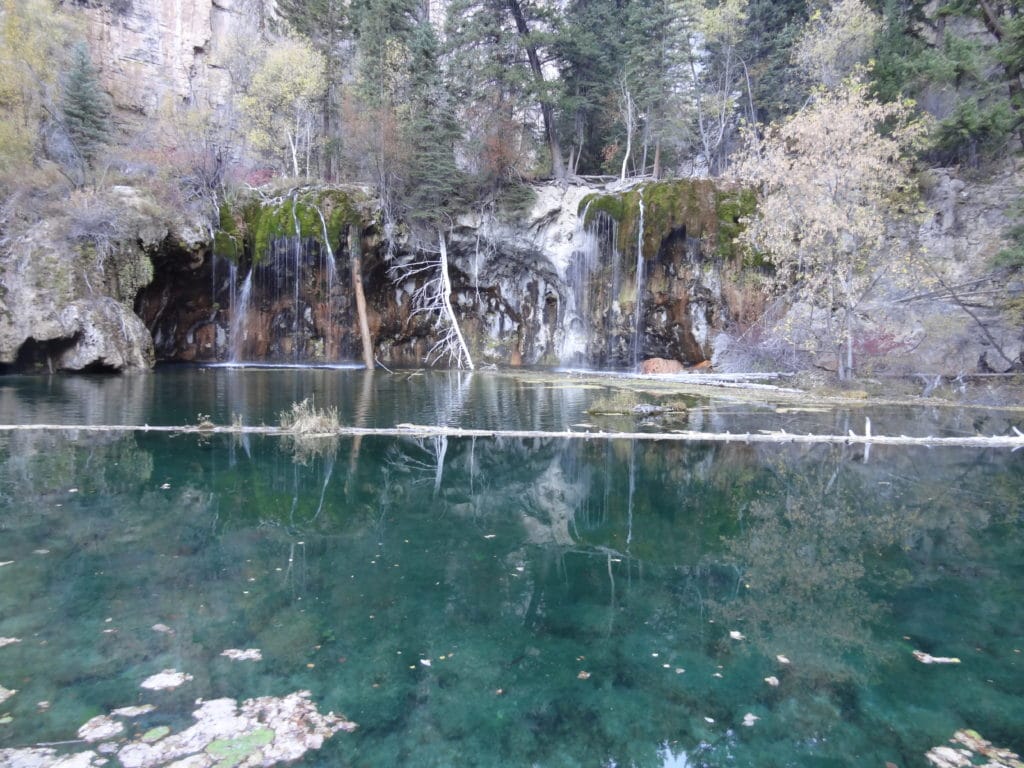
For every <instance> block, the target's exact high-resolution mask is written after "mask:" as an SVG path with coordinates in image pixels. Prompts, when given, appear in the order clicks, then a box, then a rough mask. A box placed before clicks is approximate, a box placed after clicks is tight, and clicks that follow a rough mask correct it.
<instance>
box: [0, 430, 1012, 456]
mask: <svg viewBox="0 0 1024 768" xmlns="http://www.w3.org/2000/svg"><path fill="white" fill-rule="evenodd" d="M0 432H107V433H109V432H168V433H171V434H177V435H190V434H195V435H203V436H209V435H239V434H244V435H268V436H272V437H273V436H292V435H294V432H292V431H291V430H290V429H283V428H281V427H266V426H263V427H243V426H238V425H232V426H222V427H221V426H212V427H211V426H207V425H206V424H202V425H185V426H180V427H176V426H150V425H148V424H144V425H141V426H140V425H137V424H122V425H113V424H103V425H92V424H0ZM303 437H418V438H429V437H454V438H459V437H482V438H513V439H517V438H518V439H524V438H551V439H555V440H642V441H647V442H662V443H664V442H669V443H771V444H780V443H798V444H804V445H865V446H867V445H898V446H924V447H933V448H939V447H945V448H1010V449H1013V450H1017V449H1018V448H1024V433H1022V432H1020V431H1019V430H1017V429H1014V434H1012V435H976V436H974V437H934V436H931V435H929V436H927V437H908V436H907V435H876V434H872V433H871V432H870V431H868V432H867V434H863V435H858V434H855V433H854V432H852V431H851V432H850V433H849V434H847V435H832V434H826V435H814V434H795V433H791V432H786V431H785V430H784V429H783V430H760V431H758V432H746V433H743V432H740V433H733V432H696V431H693V430H672V431H670V432H604V431H578V432H574V431H571V430H561V431H546V430H536V429H462V428H460V427H446V426H431V425H421V424H398V425H396V426H394V427H372V428H370V427H344V426H342V427H338V428H337V429H336V430H333V431H329V432H323V433H306V434H304V435H303Z"/></svg>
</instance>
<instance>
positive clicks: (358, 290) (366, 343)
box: [348, 224, 374, 370]
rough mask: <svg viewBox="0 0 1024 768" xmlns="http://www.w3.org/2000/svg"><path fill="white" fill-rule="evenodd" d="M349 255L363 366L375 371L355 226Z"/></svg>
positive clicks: (351, 232)
mask: <svg viewBox="0 0 1024 768" xmlns="http://www.w3.org/2000/svg"><path fill="white" fill-rule="evenodd" d="M348 255H349V261H350V262H351V264H352V288H353V290H354V291H355V294H356V316H357V317H358V319H359V337H360V339H361V340H362V344H363V364H364V365H365V366H366V367H367V368H368V369H369V370H373V365H374V361H373V339H372V338H371V337H370V323H369V321H368V320H367V319H366V294H365V293H363V249H362V244H361V243H360V241H359V227H358V226H356V225H355V224H353V225H351V226H349V230H348Z"/></svg>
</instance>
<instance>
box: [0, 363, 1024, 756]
mask: <svg viewBox="0 0 1024 768" xmlns="http://www.w3.org/2000/svg"><path fill="white" fill-rule="evenodd" d="M619 389H620V387H619V385H618V384H616V383H615V380H609V381H608V382H607V383H604V384H602V383H601V382H600V380H594V379H591V378H584V377H574V376H570V375H551V376H542V375H539V374H538V375H536V376H522V377H518V376H513V375H511V374H500V373H496V372H477V373H474V374H458V373H448V372H408V371H406V372H397V373H395V374H389V373H387V372H383V371H378V372H376V373H373V374H370V373H367V372H365V371H362V370H339V369H231V368H190V367H174V368H165V369H161V370H158V371H157V372H155V373H152V374H147V375H139V376H123V377H100V376H82V377H30V376H10V377H5V378H3V379H0V422H2V423H5V424H15V423H45V424H58V425H60V424H62V425H83V424H115V425H145V424H149V425H185V424H195V423H196V422H197V420H198V419H199V417H200V415H202V416H208V417H209V418H210V419H211V420H213V421H214V422H215V423H217V424H224V425H227V424H231V423H232V421H233V420H236V421H240V422H241V423H244V424H247V425H258V424H268V425H272V424H276V423H277V420H278V412H279V411H281V410H283V409H285V408H287V407H288V406H289V405H290V404H291V403H292V402H295V401H299V400H302V399H303V398H306V397H314V398H315V403H316V405H317V406H320V407H327V406H335V407H337V408H338V411H339V416H340V418H341V421H342V423H343V424H348V425H355V426H363V427H390V426H393V425H395V424H399V423H414V424H445V425H451V426H462V427H475V428H482V429H499V428H506V429H530V430H555V429H557V430H562V429H568V428H574V429H579V430H583V429H593V428H601V429H607V430H620V431H625V430H626V429H627V428H628V429H631V430H634V429H635V430H639V431H652V430H659V429H673V428H692V429H702V430H706V431H723V432H724V431H726V430H729V431H732V432H745V431H757V430H759V429H779V428H784V429H786V430H787V431H790V432H822V433H826V432H827V433H836V432H837V431H838V433H839V434H846V432H847V430H849V429H855V430H856V431H861V430H862V427H863V423H864V418H865V416H869V417H870V418H871V420H872V424H873V425H874V431H875V432H876V433H885V434H907V435H932V434H934V435H939V434H947V435H965V434H976V433H977V434H1000V433H1004V432H1007V431H1009V430H1011V429H1012V427H1014V426H1016V427H1019V428H1021V429H1024V414H1022V413H1020V412H1007V411H1000V410H994V409H970V408H952V407H937V406H927V407H924V406H922V407H919V408H908V407H902V406H900V407H896V406H889V407H873V408H869V409H856V410H850V409H825V408H801V407H799V406H794V404H793V403H792V402H788V403H785V404H782V403H777V402H773V401H772V396H771V394H770V393H765V394H764V395H763V397H762V398H752V397H751V396H750V395H749V394H747V395H744V396H742V397H740V396H738V395H736V394H735V393H730V391H728V390H722V392H721V394H716V395H714V396H713V397H707V396H698V395H689V396H685V397H683V396H670V395H667V394H666V393H665V391H664V390H663V389H662V388H657V390H656V391H652V392H648V393H641V394H639V395H636V394H631V395H630V397H632V398H634V400H639V401H640V402H650V403H656V404H669V405H672V406H678V407H680V408H681V407H682V406H683V405H685V406H686V407H687V409H688V412H687V413H686V414H681V413H676V414H668V415H665V416H663V417H661V418H660V419H654V420H651V421H648V422H643V421H640V420H638V419H637V417H633V416H619V417H614V418H611V417H595V416H594V415H592V414H589V413H588V410H590V409H591V408H592V407H594V405H595V404H598V403H601V402H606V401H611V400H613V399H614V398H616V397H622V395H621V393H619V394H616V392H617V390H619ZM602 419H603V420H602ZM1022 605H1024V455H1022V454H1021V453H1011V452H1010V451H1008V450H970V449H960V448H948V447H942V448H931V449H926V448H894V447H888V448H886V447H881V446H874V447H872V449H871V451H870V454H869V455H868V456H865V455H864V449H863V448H862V447H851V446H800V445H767V444H761V445H753V444H752V445H745V444H742V443H737V444H711V443H701V442H692V443H674V444H665V443H654V442H649V441H643V440H617V439H602V440H593V441H568V440H559V439H554V438H531V439H515V440H512V439H504V438H487V439H485V438H476V439H469V438H458V439H456V438H449V439H446V440H443V439H423V440H415V439H412V438H402V439H399V438H391V437H379V436H378V437H363V438H342V439H337V440H327V441H324V440H319V441H313V442H312V443H311V444H310V443H298V444H297V443H295V441H293V440H291V439H289V438H281V437H269V436H246V437H243V436H238V435H235V436H231V435H211V436H203V435H195V434H190V435H180V434H166V433H153V432H150V433H147V432H145V431H142V430H137V431H127V432H113V433H106V434H95V433H84V432H75V431H74V430H73V429H63V430H55V431H46V432H31V433H29V432H0V638H10V639H17V640H18V641H19V642H12V643H10V644H7V645H2V646H0V686H2V687H6V688H7V689H10V690H16V691H17V693H16V694H14V695H11V696H10V697H9V698H7V700H6V701H0V749H3V748H15V747H19V748H20V747H30V746H33V745H37V744H49V743H56V742H65V741H73V740H75V739H76V735H75V734H76V730H77V729H78V728H79V726H81V725H82V724H83V723H85V722H86V721H87V720H89V719H90V718H92V717H94V716H96V715H101V714H104V713H109V712H110V711H112V710H113V709H115V708H118V707H124V706H127V705H137V704H145V703H151V704H153V705H154V706H155V709H154V710H153V711H152V712H150V713H148V714H146V715H144V716H142V717H141V718H139V719H137V720H135V721H133V722H131V723H129V724H128V729H127V731H126V732H125V733H124V734H123V735H122V736H121V738H123V739H129V738H132V737H134V736H135V735H137V734H139V733H141V732H143V731H149V730H150V729H153V728H154V727H157V726H167V727H168V728H170V729H171V731H177V730H180V729H183V728H185V727H187V726H188V724H189V723H190V722H191V721H192V711H193V710H194V709H195V701H196V700H197V699H198V698H204V699H212V698H217V697H230V698H234V699H239V700H241V699H246V698H250V697H256V696H284V695H286V694H288V693H291V692H294V691H298V690H308V691H310V693H311V699H312V700H313V701H314V702H316V704H317V706H318V707H319V710H320V711H321V712H328V711H334V712H337V713H344V715H345V716H346V717H347V718H350V719H351V720H353V721H355V722H356V723H358V724H359V728H358V729H357V730H356V731H354V732H353V733H344V732H343V733H337V734H336V735H334V736H333V737H332V738H330V739H328V740H326V741H325V742H324V743H323V746H322V747H321V748H319V749H315V750H311V751H309V752H307V753H306V755H305V756H304V757H303V758H302V759H301V760H300V761H299V763H298V764H300V765H309V766H577V765H578V766H643V767H645V768H646V767H647V766H651V767H661V766H751V767H753V766H757V767H759V768H767V767H769V766H822V767H825V766H878V767H879V768H882V767H883V766H885V765H886V763H892V764H894V765H897V766H908V767H909V766H926V765H927V764H928V763H927V761H926V759H925V752H927V751H928V750H929V749H930V748H932V747H935V746H937V745H941V744H944V743H946V741H947V740H948V739H949V738H950V737H951V736H952V735H953V734H954V732H955V731H957V730H958V729H962V728H973V729H975V730H977V731H979V732H980V733H981V734H982V735H983V736H984V737H985V738H986V739H989V740H991V741H992V742H994V743H996V744H998V745H999V746H1002V747H1006V748H1008V749H1012V750H1013V751H1015V752H1017V753H1022V752H1024V610H1022ZM154 627H159V628H158V629H154ZM233 648H237V649H249V648H258V649H259V650H260V652H261V655H262V659H261V660H260V661H233V660H230V659H228V658H225V657H223V656H222V655H221V653H222V652H223V651H224V650H225V649H233ZM914 651H920V652H923V653H925V654H930V655H932V656H934V657H942V658H956V659H958V660H959V663H950V664H923V663H921V662H920V661H919V660H918V659H916V658H915V656H914V653H913V652H914ZM171 668H173V669H176V670H180V671H182V672H186V673H188V674H190V675H191V676H192V679H191V680H190V681H189V682H187V683H185V684H184V685H182V686H181V687H179V688H176V689H173V690H166V691H148V690H144V689H141V688H140V687H139V686H140V683H141V682H142V681H143V680H145V679H146V678H147V677H149V676H151V675H153V674H155V673H157V672H160V671H161V670H164V669H171ZM41 702H42V703H45V706H43V705H41ZM4 721H6V722H4ZM745 721H746V723H748V724H744V723H745ZM80 747H81V745H80V744H75V743H71V744H67V745H61V746H60V747H59V748H58V751H60V750H66V751H69V752H74V751H76V750H78V749H79V748H80ZM0 763H2V760H0ZM110 764H111V765H117V764H118V762H117V760H116V758H115V759H112V760H111V763H110ZM12 765H13V764H12Z"/></svg>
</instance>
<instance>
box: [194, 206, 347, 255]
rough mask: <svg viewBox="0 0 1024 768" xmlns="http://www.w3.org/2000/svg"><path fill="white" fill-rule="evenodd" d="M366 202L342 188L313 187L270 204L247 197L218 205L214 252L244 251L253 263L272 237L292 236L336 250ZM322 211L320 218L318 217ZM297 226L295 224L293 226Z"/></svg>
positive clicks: (267, 250)
mask: <svg viewBox="0 0 1024 768" xmlns="http://www.w3.org/2000/svg"><path fill="white" fill-rule="evenodd" d="M365 203H366V201H365V200H363V199H362V198H361V197H360V196H359V195H358V193H355V192H349V191H347V190H342V189H315V190H309V191H306V192H303V193H301V194H299V195H297V196H285V197H282V198H280V199H279V200H277V201H275V202H273V203H264V202H263V201H261V200H257V199H249V200H247V201H245V202H243V203H242V204H241V206H240V207H238V208H237V209H235V210H231V209H230V208H229V207H228V206H226V205H225V206H222V208H221V229H220V231H218V232H217V233H216V234H215V236H214V247H215V249H216V253H217V254H218V255H223V256H227V257H228V258H237V257H238V256H240V255H241V253H242V252H243V244H244V250H247V251H248V252H249V253H250V254H251V256H252V260H253V261H254V262H260V261H262V260H264V259H265V258H266V257H267V255H268V253H269V251H270V245H271V243H273V242H274V240H276V239H278V238H281V237H294V236H295V234H296V228H297V229H298V233H299V235H300V236H301V237H303V238H311V239H314V240H317V241H318V242H320V243H323V242H324V230H325V225H326V234H327V240H328V242H329V243H330V246H331V249H332V250H333V251H335V252H337V251H338V250H339V249H340V248H341V243H342V239H343V237H344V235H345V231H346V229H347V228H348V226H349V225H352V224H354V225H357V226H360V225H361V224H362V219H363V213H362V208H363V207H365ZM321 214H322V216H323V217H322V218H321ZM296 225H297V227H296Z"/></svg>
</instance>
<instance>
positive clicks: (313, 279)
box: [221, 193, 342, 364]
mask: <svg viewBox="0 0 1024 768" xmlns="http://www.w3.org/2000/svg"><path fill="white" fill-rule="evenodd" d="M273 205H274V206H276V207H275V208H274V209H273V210H270V211H268V214H270V215H276V216H277V217H279V218H278V221H280V220H281V219H283V220H284V222H288V217H289V216H290V217H291V222H290V224H288V223H285V225H284V226H283V227H282V230H283V231H278V232H275V233H273V234H272V235H271V236H270V237H269V238H268V240H267V243H266V250H265V251H264V252H262V253H254V254H252V258H253V264H252V267H251V269H250V270H249V272H248V274H247V275H246V276H245V279H244V281H241V280H240V279H239V277H240V275H239V270H238V267H237V266H235V265H232V266H231V270H232V271H231V279H230V281H229V282H230V287H229V291H228V292H227V293H228V295H229V296H230V302H231V304H230V306H231V322H230V327H229V332H230V334H231V336H230V339H229V342H228V347H229V349H228V359H229V360H230V362H232V363H244V362H256V361H258V362H261V363H262V362H274V363H289V364H301V363H304V362H322V361H331V362H334V361H337V359H338V357H339V354H340V349H339V347H340V346H341V339H342V335H341V334H342V330H341V329H339V328H338V327H336V325H335V323H334V321H335V309H336V307H335V304H336V301H335V297H334V294H335V292H336V289H337V284H338V279H339V278H338V273H337V263H336V258H335V252H334V248H333V244H332V243H331V233H330V229H329V226H328V222H327V216H326V215H325V213H324V212H323V210H322V209H321V208H320V206H319V205H317V204H315V203H313V202H309V201H307V200H304V199H302V198H300V196H299V194H298V193H293V194H291V195H290V196H289V197H286V198H285V199H284V200H283V202H276V203H274V204H273ZM289 208H290V210H289ZM313 211H315V212H316V213H315V216H314V214H313ZM310 216H314V218H313V222H316V221H317V219H316V218H315V217H319V223H320V226H319V227H317V226H316V225H315V224H314V225H313V232H312V233H310V232H309V225H310V222H309V217H310ZM303 222H305V225H304V224H303ZM304 226H305V228H306V229H305V231H303V227H304ZM321 233H322V234H321ZM335 234H336V233H335ZM321 238H322V239H321ZM221 271H222V273H223V268H221Z"/></svg>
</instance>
